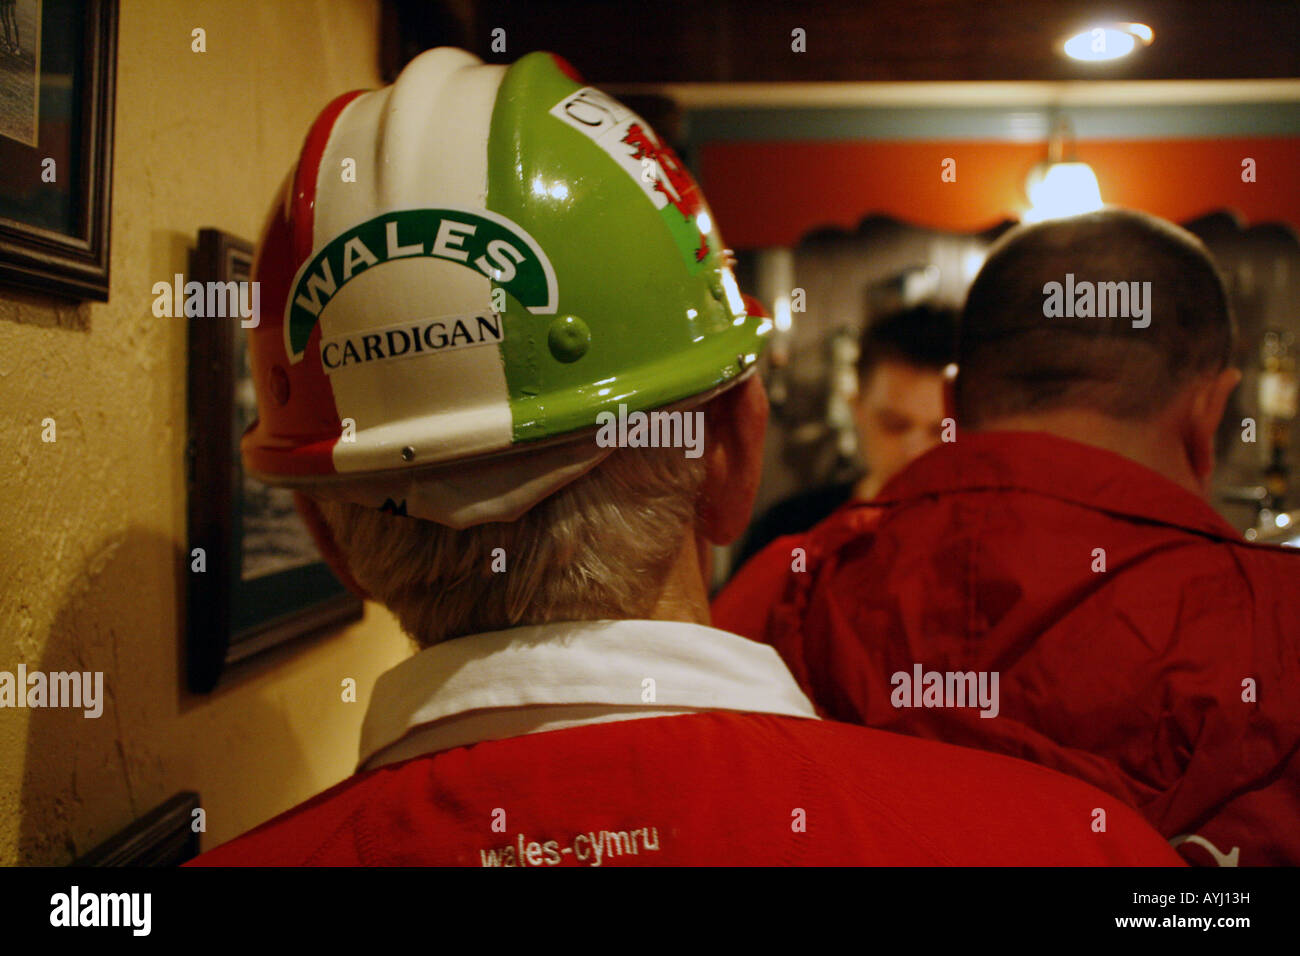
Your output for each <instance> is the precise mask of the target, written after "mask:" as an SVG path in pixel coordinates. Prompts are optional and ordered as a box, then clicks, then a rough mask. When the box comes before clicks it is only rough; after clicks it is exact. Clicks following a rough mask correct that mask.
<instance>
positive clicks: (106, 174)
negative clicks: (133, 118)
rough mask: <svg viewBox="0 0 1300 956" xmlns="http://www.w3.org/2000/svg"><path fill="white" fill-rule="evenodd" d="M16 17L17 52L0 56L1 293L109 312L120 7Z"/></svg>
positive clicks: (22, 0)
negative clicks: (17, 291)
mask: <svg viewBox="0 0 1300 956" xmlns="http://www.w3.org/2000/svg"><path fill="white" fill-rule="evenodd" d="M14 9H15V10H17V12H18V15H19V18H20V27H21V29H20V30H19V41H20V42H19V44H18V45H17V46H16V47H14V48H12V49H11V48H8V47H5V49H4V50H3V52H0V169H3V170H4V175H3V176H0V283H4V284H7V285H15V286H21V287H24V288H28V289H35V290H38V291H41V292H46V293H53V294H55V295H58V296H62V297H65V298H70V299H94V300H97V301H100V302H106V301H108V288H109V238H110V219H111V206H112V193H113V188H112V171H113V115H114V97H115V92H116V85H117V24H118V3H117V0H16V5H15V7H14ZM33 21H34V23H33ZM38 36H39V42H36V37H38ZM0 43H3V41H0ZM24 44H25V45H24ZM15 50H16V51H17V52H15ZM33 75H34V78H35V79H34V85H35V90H34V93H35V96H34V99H33V102H32V103H31V104H30V108H29V107H28V104H26V103H25V102H24V99H25V97H26V91H27V90H28V88H30V87H31V86H32V83H31V82H30V81H31V80H32V76H33ZM25 112H26V114H27V115H25ZM51 161H52V162H53V164H54V165H53V166H50V163H51ZM50 176H53V180H52V181H50V180H49V177H50Z"/></svg>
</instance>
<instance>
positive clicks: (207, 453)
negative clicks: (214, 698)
mask: <svg viewBox="0 0 1300 956" xmlns="http://www.w3.org/2000/svg"><path fill="white" fill-rule="evenodd" d="M252 269H253V248H252V245H251V244H250V243H248V242H245V241H243V240H241V239H238V238H236V237H234V236H232V235H230V234H228V233H224V232H221V231H219V230H216V229H203V230H201V231H200V232H199V244H198V249H197V251H196V253H195V255H194V257H193V260H192V262H191V268H190V273H191V276H190V279H191V281H193V282H199V283H201V284H202V285H203V287H204V288H205V289H207V288H211V286H209V285H208V284H209V283H228V282H233V283H237V284H242V283H247V282H250V281H251V279H252ZM241 287H242V288H247V287H246V286H241ZM223 311H226V310H224V309H223ZM234 311H235V310H234V309H233V308H232V309H231V310H229V312H227V314H230V313H231V312H234ZM188 391H189V416H188V417H189V421H188V435H189V440H188V445H187V451H188V454H187V457H188V459H189V461H188V493H189V550H188V553H187V555H186V562H187V563H186V568H187V580H188V582H189V585H188V588H187V603H186V619H187V632H188V636H187V641H186V644H187V663H186V670H187V672H188V678H189V686H190V689H191V690H193V691H196V692H206V691H209V690H211V689H212V688H213V687H215V686H216V684H217V681H218V679H219V678H220V676H221V673H222V669H223V667H224V666H225V665H226V664H229V663H233V662H235V661H239V660H243V659H245V658H248V657H250V656H252V655H254V654H257V653H259V652H261V651H264V650H266V649H268V648H270V647H274V646H276V645H278V644H282V643H283V642H285V641H288V640H290V639H292V638H295V637H299V636H301V635H304V634H307V633H310V632H314V631H318V630H320V629H322V628H325V627H330V626H332V625H337V624H339V623H342V622H344V621H351V620H355V619H357V618H359V617H360V616H361V613H362V602H361V599H360V598H358V597H355V596H354V595H353V594H352V593H351V592H350V591H348V590H347V589H346V588H345V587H344V586H343V585H342V584H341V583H339V580H338V579H337V578H336V577H335V576H334V573H333V572H332V571H331V570H330V569H329V566H328V565H327V564H326V563H325V562H324V561H323V560H322V559H321V556H320V553H319V552H318V551H317V550H316V546H315V543H314V542H313V541H312V538H311V534H310V533H309V532H308V531H307V528H306V526H305V525H304V524H303V523H302V520H301V518H299V516H298V512H297V509H296V508H295V507H294V503H293V495H292V493H291V492H290V491H288V490H287V489H284V488H271V487H268V486H266V485H263V484H261V483H260V482H258V481H256V480H255V479H253V478H251V477H249V476H247V475H245V474H244V469H243V466H242V464H241V461H240V457H239V439H240V436H242V435H243V433H244V431H245V429H246V428H247V427H248V426H249V425H250V424H252V422H253V420H254V419H255V418H256V417H257V400H256V398H255V397H254V394H253V381H252V377H251V375H250V373H249V365H248V347H247V342H246V337H245V335H244V332H243V329H242V328H241V319H240V318H239V316H238V315H235V316H234V317H231V318H201V317H191V318H190V319H189V389H188Z"/></svg>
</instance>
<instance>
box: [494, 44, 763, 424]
mask: <svg viewBox="0 0 1300 956" xmlns="http://www.w3.org/2000/svg"><path fill="white" fill-rule="evenodd" d="M581 89H583V87H581V86H580V85H579V84H577V83H575V82H574V81H573V80H571V79H569V78H568V77H567V76H565V75H564V73H562V72H561V71H560V69H559V68H558V67H557V66H556V64H555V61H554V60H553V59H552V58H551V56H550V55H549V54H545V53H532V54H529V55H527V56H525V57H523V58H522V59H520V60H519V61H518V62H516V63H515V64H514V65H513V66H511V67H510V69H509V70H508V72H507V73H506V75H505V78H504V80H503V81H502V84H501V88H500V90H499V91H498V93H497V99H496V105H495V108H494V110H493V113H492V121H491V133H490V139H489V143H488V196H487V205H488V208H489V209H490V210H492V211H493V212H496V213H499V214H501V215H503V216H505V217H507V218H508V219H510V220H513V221H514V222H516V223H518V224H519V225H520V226H522V227H523V228H524V229H526V230H527V231H528V233H529V234H530V235H531V236H532V237H533V239H534V240H536V242H537V243H538V245H539V246H540V247H541V249H542V250H543V251H544V253H545V254H546V256H547V257H548V259H549V260H550V262H551V265H552V266H553V267H554V270H555V277H556V284H557V287H558V292H559V299H558V304H557V307H556V311H555V313H554V314H534V313H531V312H529V311H528V310H527V309H526V308H525V307H524V306H523V305H522V304H521V303H519V302H518V301H516V300H515V299H514V298H513V297H511V296H510V295H509V293H508V292H506V294H505V296H504V298H505V301H506V309H505V312H504V316H505V341H504V342H503V343H502V345H501V353H502V356H503V359H504V362H505V375H506V384H507V387H508V389H509V398H510V408H511V414H512V416H513V422H514V440H515V441H533V440H537V439H542V438H549V437H552V436H556V435H562V434H565V433H568V432H573V431H578V430H581V429H584V428H589V427H593V426H594V425H595V424H596V415H597V414H598V413H599V412H601V411H617V408H618V406H619V404H624V405H626V406H627V407H628V410H629V411H633V410H647V409H651V408H657V407H660V406H663V405H668V404H672V403H673V402H677V401H681V400H683V399H687V398H690V397H691V396H693V395H698V394H701V393H703V392H706V391H709V390H710V389H713V388H715V387H717V386H719V385H721V384H723V383H724V382H726V381H728V380H729V379H732V378H734V377H735V376H737V375H739V374H740V372H741V371H743V370H744V368H745V367H747V365H748V364H749V363H751V362H752V361H753V360H754V358H755V357H756V356H757V354H758V353H759V351H760V350H761V348H762V346H763V344H764V339H765V337H766V329H767V328H768V327H769V325H768V323H767V322H766V321H765V320H764V319H762V318H761V317H757V316H749V315H746V314H745V312H744V305H743V303H742V302H741V300H740V293H739V289H738V288H737V287H736V285H735V280H734V279H733V278H732V277H731V274H730V271H729V270H728V269H727V268H726V266H725V264H724V262H723V259H722V240H721V238H720V237H719V235H718V232H717V229H716V227H715V226H714V225H713V224H712V222H711V220H710V219H709V213H708V211H707V207H706V206H704V205H703V203H702V201H700V200H694V199H693V200H692V202H691V203H682V202H678V203H677V204H674V203H672V202H667V201H663V208H662V209H657V208H656V204H655V202H654V201H653V200H652V198H651V197H650V196H649V195H647V191H646V189H645V188H643V186H642V184H641V181H640V174H641V171H642V169H643V168H645V169H646V170H648V171H649V172H648V175H649V177H650V178H651V180H653V178H654V175H653V171H654V170H655V169H656V165H655V163H656V161H658V163H659V166H658V167H657V168H659V169H663V168H664V167H665V166H670V165H671V164H672V162H673V158H672V157H671V156H669V155H662V156H660V155H659V154H657V153H654V152H653V140H646V139H645V138H644V131H643V130H636V129H628V128H627V127H626V124H624V126H622V127H619V126H616V125H615V124H613V123H611V122H608V119H609V118H608V116H604V117H602V115H601V109H600V106H601V104H602V103H604V104H607V103H608V102H609V101H608V100H605V99H603V98H602V97H600V96H599V95H597V97H595V98H594V99H593V100H592V101H591V102H587V101H579V102H578V103H576V104H572V105H573V107H574V108H573V110H572V114H571V115H575V116H576V117H577V118H578V119H579V120H580V121H582V122H588V121H589V122H590V125H591V127H592V128H593V129H601V128H602V124H603V126H604V128H605V136H606V137H613V140H612V143H611V141H610V140H609V139H604V140H601V141H600V142H598V141H596V140H594V139H593V138H592V137H591V136H589V135H588V134H586V133H584V132H583V131H582V130H581V129H580V128H575V126H574V125H572V124H571V123H569V122H566V121H565V120H564V119H561V118H559V117H557V116H555V115H552V112H551V111H552V109H553V108H555V107H557V106H559V105H560V104H562V103H564V102H565V101H566V100H568V99H569V98H570V97H572V96H573V94H575V93H577V92H578V91H579V90H581ZM579 125H581V123H580V124H579ZM602 143H611V148H614V149H615V151H616V152H620V153H625V154H627V153H630V156H629V158H628V159H627V160H626V161H625V163H620V161H619V160H618V159H616V158H615V157H613V156H611V155H610V154H609V153H608V152H606V150H605V149H603V148H602V145H601V144H602ZM638 143H640V144H642V145H644V144H646V143H650V144H651V146H650V149H651V152H650V156H649V160H648V161H647V160H645V159H643V158H641V157H640V156H639V155H638V153H637V150H638ZM682 182H683V181H682V180H681V178H680V176H678V177H677V183H676V184H677V185H679V186H680V185H681V184H682ZM666 185H668V184H666ZM692 185H693V184H692ZM679 194H680V190H678V191H671V190H670V192H669V193H667V194H665V195H672V196H674V198H676V197H677V196H678V195H679ZM694 202H698V203H699V204H698V206H696V205H693V204H692V203H694ZM684 209H685V210H686V211H684ZM701 230H702V231H701ZM494 292H495V290H494ZM499 299H500V295H499V294H498V300H499ZM575 320H577V321H576V322H575Z"/></svg>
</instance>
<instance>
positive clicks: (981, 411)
mask: <svg viewBox="0 0 1300 956" xmlns="http://www.w3.org/2000/svg"><path fill="white" fill-rule="evenodd" d="M1067 276H1071V277H1072V278H1070V279H1067ZM1085 282H1086V283H1090V284H1091V285H1092V287H1093V288H1094V289H1100V288H1101V284H1102V283H1107V284H1109V285H1108V287H1107V288H1108V289H1110V290H1113V291H1114V292H1116V293H1118V292H1123V293H1124V296H1123V297H1120V296H1118V295H1115V296H1111V297H1109V298H1110V303H1111V306H1112V307H1113V306H1114V304H1115V302H1116V301H1128V299H1127V298H1126V296H1127V294H1128V290H1132V289H1133V288H1135V287H1133V286H1131V285H1130V286H1129V287H1128V290H1123V289H1117V288H1116V286H1115V285H1113V284H1115V283H1134V282H1136V283H1148V282H1149V283H1150V286H1138V287H1136V288H1137V289H1138V290H1139V291H1142V290H1143V289H1149V292H1150V295H1149V300H1148V301H1146V304H1145V307H1144V308H1145V309H1146V310H1147V315H1146V317H1145V318H1143V319H1140V320H1134V319H1132V318H1131V317H1126V316H1108V317H1105V318H1098V317H1059V316H1058V317H1048V316H1047V315H1046V314H1045V303H1046V302H1047V300H1048V297H1049V291H1048V290H1049V288H1050V287H1049V285H1048V284H1049V283H1059V284H1060V286H1061V288H1062V298H1061V299H1058V302H1063V300H1064V289H1066V288H1067V287H1068V285H1073V287H1074V288H1076V289H1082V287H1081V286H1080V285H1079V283H1085ZM1052 292H1053V293H1054V292H1055V290H1054V289H1053V290H1052ZM1096 298H1097V303H1095V304H1094V311H1100V310H1099V309H1096V305H1097V304H1099V303H1100V300H1101V299H1102V295H1101V293H1100V292H1098V294H1097V297H1096ZM1079 304H1080V306H1081V308H1080V309H1079V310H1078V311H1085V310H1086V309H1087V305H1086V304H1085V303H1084V302H1083V301H1082V300H1081V299H1080V300H1079ZM1071 308H1073V307H1071ZM1053 310H1054V311H1055V308H1054V309H1053ZM1108 311H1123V310H1122V309H1119V310H1116V309H1114V308H1111V309H1109V310H1108ZM1130 311H1131V310H1130ZM1134 321H1138V322H1139V324H1140V325H1144V326H1145V327H1135V326H1134ZM1148 323H1149V324H1148ZM1235 339H1236V329H1235V326H1234V323H1233V319H1232V315H1231V312H1230V311H1229V308H1228V299H1227V295H1226V293H1225V291H1224V288H1223V283H1222V282H1221V281H1220V279H1219V276H1218V274H1217V272H1216V271H1215V267H1214V263H1213V261H1212V260H1211V258H1210V254H1209V252H1208V251H1207V250H1206V249H1205V247H1204V246H1203V245H1202V244H1201V242H1200V241H1199V240H1198V239H1197V238H1196V237H1195V236H1193V235H1192V234H1191V233H1189V232H1186V231H1185V230H1182V229H1179V228H1178V227H1177V226H1174V225H1173V224H1172V223H1169V222H1166V221H1164V220H1163V219H1158V218H1156V217H1155V216H1150V215H1147V214H1145V213H1140V212H1135V211H1132V210H1121V209H1107V210H1102V211H1100V212H1095V213H1090V214H1087V215H1083V216H1075V217H1071V218H1068V219H1058V220H1050V221H1047V222H1043V223H1038V224H1035V225H1031V226H1022V227H1018V228H1016V229H1013V230H1012V231H1011V232H1009V233H1007V234H1006V235H1005V236H1003V237H1002V238H1001V239H1000V240H999V241H998V242H997V243H995V244H994V246H993V248H992V249H991V250H990V252H989V256H988V259H987V260H986V261H985V263H984V267H983V268H982V269H981V270H980V273H979V275H978V276H976V277H975V282H974V283H973V284H972V286H971V288H970V291H969V293H968V294H967V297H966V304H965V307H964V308H963V310H962V315H961V320H960V324H959V329H958V335H957V340H958V345H957V362H958V365H959V367H960V372H959V375H958V377H957V382H956V390H955V399H956V410H957V415H958V419H959V421H960V422H961V424H962V425H963V427H967V428H978V427H980V426H981V425H982V424H984V423H987V422H992V421H995V420H996V419H998V418H1001V417H1004V416H1008V415H1014V414H1020V413H1033V412H1039V411H1045V410H1049V409H1057V408H1087V409H1091V410H1094V411H1098V412H1101V413H1103V414H1106V415H1108V416H1111V417H1114V418H1130V419H1149V418H1151V417H1153V416H1154V415H1155V414H1157V413H1158V412H1159V411H1161V410H1162V409H1164V408H1165V407H1167V405H1168V403H1169V401H1170V400H1171V399H1172V398H1173V397H1174V396H1175V395H1176V394H1177V393H1178V392H1179V391H1180V390H1181V389H1182V388H1183V387H1184V386H1185V385H1186V384H1187V383H1188V382H1189V381H1191V380H1192V379H1194V378H1198V377H1201V376H1204V375H1207V374H1212V373H1214V372H1218V371H1221V370H1223V369H1224V368H1226V367H1227V366H1228V363H1229V362H1230V361H1231V359H1232V353H1233V347H1234V344H1235Z"/></svg>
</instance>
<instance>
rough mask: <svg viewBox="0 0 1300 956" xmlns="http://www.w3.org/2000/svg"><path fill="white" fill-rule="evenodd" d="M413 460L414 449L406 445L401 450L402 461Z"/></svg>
mask: <svg viewBox="0 0 1300 956" xmlns="http://www.w3.org/2000/svg"><path fill="white" fill-rule="evenodd" d="M414 459H415V449H414V448H412V447H411V446H410V445H407V446H406V447H405V448H403V449H402V461H413V460H414Z"/></svg>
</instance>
